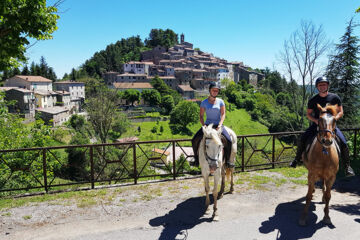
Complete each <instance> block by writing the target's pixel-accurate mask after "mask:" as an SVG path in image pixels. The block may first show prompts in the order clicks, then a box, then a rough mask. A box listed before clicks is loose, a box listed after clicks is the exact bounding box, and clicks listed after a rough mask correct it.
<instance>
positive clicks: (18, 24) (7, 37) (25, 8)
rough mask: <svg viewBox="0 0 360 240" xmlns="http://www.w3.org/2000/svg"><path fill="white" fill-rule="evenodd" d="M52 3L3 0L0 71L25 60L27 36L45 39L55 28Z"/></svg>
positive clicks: (0, 8)
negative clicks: (48, 4) (47, 4)
mask: <svg viewBox="0 0 360 240" xmlns="http://www.w3.org/2000/svg"><path fill="white" fill-rule="evenodd" d="M56 12H57V8H56V6H49V7H48V6H46V1H43V0H31V1H30V0H3V1H1V7H0V52H1V57H0V71H3V70H5V69H7V68H10V67H12V66H18V62H19V61H20V62H25V61H26V57H25V52H26V49H27V46H28V45H29V44H30V42H29V38H34V39H36V40H46V39H51V38H52V33H53V32H54V31H55V30H56V29H57V26H56V24H57V20H58V19H59V16H58V15H57V14H56Z"/></svg>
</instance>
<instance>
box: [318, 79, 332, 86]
mask: <svg viewBox="0 0 360 240" xmlns="http://www.w3.org/2000/svg"><path fill="white" fill-rule="evenodd" d="M322 82H326V83H327V84H330V82H329V80H327V78H326V77H318V78H317V79H316V81H315V87H317V85H318V84H319V83H322Z"/></svg>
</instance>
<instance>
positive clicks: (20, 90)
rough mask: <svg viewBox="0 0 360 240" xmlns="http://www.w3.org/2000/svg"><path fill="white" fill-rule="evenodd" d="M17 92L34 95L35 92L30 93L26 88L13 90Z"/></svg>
mask: <svg viewBox="0 0 360 240" xmlns="http://www.w3.org/2000/svg"><path fill="white" fill-rule="evenodd" d="M13 89H14V90H15V91H19V92H23V93H32V92H33V91H30V90H29V89H26V88H13Z"/></svg>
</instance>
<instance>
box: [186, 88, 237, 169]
mask: <svg viewBox="0 0 360 240" xmlns="http://www.w3.org/2000/svg"><path fill="white" fill-rule="evenodd" d="M219 92H220V85H219V83H217V82H216V83H215V82H211V83H210V85H209V93H210V95H209V96H208V98H206V99H205V100H204V101H202V102H201V104H200V122H201V125H202V126H204V125H210V124H213V128H215V129H216V130H218V129H221V131H222V135H223V136H224V137H225V138H226V140H227V142H228V144H227V147H225V148H224V152H225V159H226V161H228V160H229V158H230V154H231V137H230V135H229V133H228V132H227V131H226V129H225V128H224V126H223V123H224V120H225V103H224V101H223V100H222V99H220V98H217V95H218V94H219ZM205 112H206V121H204V113H205ZM203 135H204V134H203V131H202V129H201V128H200V130H199V131H197V133H196V134H195V135H194V137H193V139H192V141H191V142H192V147H193V150H194V157H195V165H199V156H198V149H199V145H200V141H201V139H202V138H203ZM227 164H228V166H229V165H231V164H230V163H227ZM229 167H232V166H229Z"/></svg>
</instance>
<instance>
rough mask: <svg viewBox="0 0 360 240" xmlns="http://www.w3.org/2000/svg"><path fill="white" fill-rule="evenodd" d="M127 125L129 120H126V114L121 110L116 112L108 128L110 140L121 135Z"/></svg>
mask: <svg viewBox="0 0 360 240" xmlns="http://www.w3.org/2000/svg"><path fill="white" fill-rule="evenodd" d="M129 126H130V121H129V120H128V118H127V116H126V115H125V114H123V113H121V112H118V113H117V114H116V117H115V119H114V123H113V125H112V128H111V130H110V138H111V139H112V140H116V139H118V138H120V137H121V135H123V134H124V133H125V132H126V131H127V129H128V127H129Z"/></svg>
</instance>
